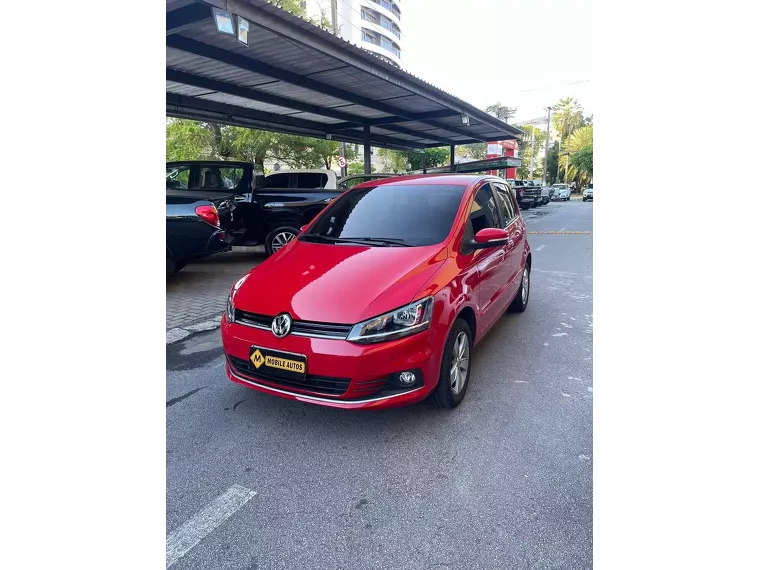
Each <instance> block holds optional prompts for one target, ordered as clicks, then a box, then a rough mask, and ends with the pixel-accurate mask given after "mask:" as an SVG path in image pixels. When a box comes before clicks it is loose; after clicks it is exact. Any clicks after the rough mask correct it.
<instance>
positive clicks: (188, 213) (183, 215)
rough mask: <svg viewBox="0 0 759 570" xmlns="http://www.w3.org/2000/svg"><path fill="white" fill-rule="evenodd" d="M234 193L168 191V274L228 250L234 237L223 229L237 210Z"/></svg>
mask: <svg viewBox="0 0 759 570" xmlns="http://www.w3.org/2000/svg"><path fill="white" fill-rule="evenodd" d="M235 207H236V205H235V201H234V196H233V195H232V194H228V193H227V194H220V193H213V194H212V193H207V192H205V193H204V192H202V191H200V190H198V191H193V192H184V191H178V190H166V275H173V274H175V273H176V272H177V271H179V270H180V269H182V268H183V267H184V266H185V265H186V264H187V263H188V262H190V261H193V260H196V259H200V258H203V257H207V256H209V255H213V254H214V253H221V252H223V251H228V250H229V249H230V247H231V245H232V237H231V236H230V235H229V234H227V232H226V231H225V230H224V229H222V227H221V219H222V218H224V220H225V221H228V220H230V219H231V217H232V215H233V211H234V209H235Z"/></svg>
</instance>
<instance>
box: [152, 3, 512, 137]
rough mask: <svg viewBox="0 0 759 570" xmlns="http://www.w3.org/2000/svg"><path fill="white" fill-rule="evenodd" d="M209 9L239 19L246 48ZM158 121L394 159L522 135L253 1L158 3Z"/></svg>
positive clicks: (304, 23)
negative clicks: (333, 145)
mask: <svg viewBox="0 0 759 570" xmlns="http://www.w3.org/2000/svg"><path fill="white" fill-rule="evenodd" d="M212 6H215V7H217V8H221V9H225V10H227V11H229V12H231V13H232V14H234V15H235V31H236V30H237V22H238V21H239V19H238V17H242V18H245V19H246V20H248V22H249V23H250V30H249V32H248V45H244V44H243V43H241V42H239V41H238V39H237V37H236V36H230V35H226V34H222V33H219V32H218V31H217V29H216V24H215V22H214V18H213V12H212ZM166 115H167V116H171V117H178V118H185V119H195V120H201V121H212V122H217V123H223V124H229V125H237V126H242V127H250V128H254V129H262V130H270V131H277V132H284V133H290V134H295V135H303V136H310V137H317V138H328V137H329V138H332V139H333V140H338V141H345V142H351V143H359V144H364V145H366V144H370V145H371V146H378V147H386V148H393V149H398V150H413V149H420V148H430V147H439V146H452V145H459V144H469V143H475V142H482V141H493V140H508V139H514V138H517V137H518V136H519V135H521V134H522V131H520V130H519V129H517V128H516V127H512V126H510V125H507V124H506V123H505V122H503V121H501V120H500V119H498V118H496V117H493V116H492V115H489V114H488V113H485V112H484V111H481V110H480V109H477V108H476V107H474V106H473V105H470V104H468V103H466V102H464V101H462V100H461V99H458V98H456V97H454V96H453V95H450V94H448V93H446V92H444V91H442V90H440V89H438V88H437V87H433V86H432V85H430V84H429V83H427V82H425V81H423V80H421V79H419V78H418V77H415V76H413V75H411V74H410V73H407V72H405V71H403V70H401V69H398V68H397V67H395V66H394V65H392V64H390V63H387V62H385V61H384V60H382V59H380V58H379V57H377V56H375V55H373V54H371V53H369V52H367V51H364V50H362V49H361V48H359V47H357V46H354V45H353V44H351V43H349V42H346V41H345V40H342V39H340V38H338V37H335V36H334V35H333V34H331V33H330V32H328V31H325V30H322V29H321V28H319V27H317V26H315V25H313V24H311V23H310V22H308V21H306V20H303V19H301V18H299V17H298V16H295V15H294V14H291V13H289V12H286V11H284V10H282V9H281V8H279V7H277V6H273V5H271V4H269V3H268V2H265V1H263V0H203V1H193V0H166ZM462 115H466V117H468V121H469V124H468V125H466V124H463V121H462Z"/></svg>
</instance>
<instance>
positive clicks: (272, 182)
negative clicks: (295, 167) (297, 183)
mask: <svg viewBox="0 0 759 570" xmlns="http://www.w3.org/2000/svg"><path fill="white" fill-rule="evenodd" d="M264 186H266V187H267V188H289V187H290V173H289V172H285V173H282V174H269V176H267V177H266V178H265V179H264Z"/></svg>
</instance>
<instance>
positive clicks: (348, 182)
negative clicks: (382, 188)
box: [337, 172, 398, 190]
mask: <svg viewBox="0 0 759 570" xmlns="http://www.w3.org/2000/svg"><path fill="white" fill-rule="evenodd" d="M396 176H398V175H397V174H382V173H379V172H373V173H372V174H350V175H348V176H346V177H345V178H341V179H340V180H338V181H337V188H338V190H348V189H349V188H353V187H354V186H357V185H358V184H361V183H362V182H366V181H368V180H380V179H382V178H394V177H396Z"/></svg>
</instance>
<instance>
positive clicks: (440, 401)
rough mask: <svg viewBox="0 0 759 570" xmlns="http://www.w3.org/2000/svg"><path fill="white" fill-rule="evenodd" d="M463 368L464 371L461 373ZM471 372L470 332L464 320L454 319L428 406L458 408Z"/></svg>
mask: <svg viewBox="0 0 759 570" xmlns="http://www.w3.org/2000/svg"><path fill="white" fill-rule="evenodd" d="M463 367H465V368H466V369H465V370H464V371H463V372H462V368H463ZM454 369H457V370H454ZM471 372H472V331H471V330H469V325H468V324H467V323H466V321H465V320H464V319H456V321H454V323H453V326H452V327H451V332H450V333H448V339H447V340H446V341H445V348H444V349H443V359H442V361H441V363H440V377H439V378H438V381H437V387H436V388H435V390H434V392H432V393H431V394H430V395H429V402H430V404H432V405H433V406H435V407H436V408H446V409H450V408H455V407H456V406H458V405H459V404H460V403H461V402H462V401H463V400H464V396H465V395H466V390H467V388H468V387H469V377H470V376H471ZM457 373H458V375H457Z"/></svg>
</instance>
